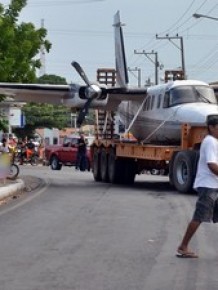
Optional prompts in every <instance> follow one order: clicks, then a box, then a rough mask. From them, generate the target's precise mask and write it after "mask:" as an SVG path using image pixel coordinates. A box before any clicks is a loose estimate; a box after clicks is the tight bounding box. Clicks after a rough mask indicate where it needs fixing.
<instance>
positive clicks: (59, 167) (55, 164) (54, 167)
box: [51, 156, 62, 170]
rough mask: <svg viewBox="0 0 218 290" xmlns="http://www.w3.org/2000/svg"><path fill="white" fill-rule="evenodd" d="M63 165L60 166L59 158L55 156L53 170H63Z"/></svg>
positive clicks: (52, 162) (52, 159) (52, 160)
mask: <svg viewBox="0 0 218 290" xmlns="http://www.w3.org/2000/svg"><path fill="white" fill-rule="evenodd" d="M61 167H62V164H60V162H59V160H58V158H57V157H56V156H53V157H52V158H51V169H52V170H61Z"/></svg>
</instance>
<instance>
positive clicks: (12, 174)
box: [7, 163, 20, 180]
mask: <svg viewBox="0 0 218 290" xmlns="http://www.w3.org/2000/svg"><path fill="white" fill-rule="evenodd" d="M19 172H20V169H19V167H18V165H17V164H14V163H13V164H11V165H10V168H9V174H8V176H7V179H10V180H14V179H16V178H17V176H18V174H19Z"/></svg>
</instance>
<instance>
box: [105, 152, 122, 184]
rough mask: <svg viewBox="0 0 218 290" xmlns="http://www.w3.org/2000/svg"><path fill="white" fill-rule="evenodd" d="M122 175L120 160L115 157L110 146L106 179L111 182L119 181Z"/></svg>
mask: <svg viewBox="0 0 218 290" xmlns="http://www.w3.org/2000/svg"><path fill="white" fill-rule="evenodd" d="M121 175H122V167H121V161H120V160H119V159H116V153H115V150H114V149H113V148H111V150H110V152H109V155H108V179H109V182H111V183H120V181H121Z"/></svg>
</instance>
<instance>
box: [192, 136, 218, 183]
mask: <svg viewBox="0 0 218 290" xmlns="http://www.w3.org/2000/svg"><path fill="white" fill-rule="evenodd" d="M210 162H212V163H217V164H218V140H217V139H216V138H214V137H213V136H211V135H207V136H206V137H205V138H204V140H203V141H202V143H201V149H200V158H199V162H198V168H197V174H196V178H195V181H194V186H193V187H194V188H197V187H208V188H218V176H217V175H215V174H214V173H213V172H212V171H211V170H210V169H209V167H208V163H210Z"/></svg>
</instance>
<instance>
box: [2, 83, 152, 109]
mask: <svg viewBox="0 0 218 290" xmlns="http://www.w3.org/2000/svg"><path fill="white" fill-rule="evenodd" d="M86 89H89V87H87V86H80V85H77V84H70V85H47V84H46V85H45V84H20V83H0V94H2V95H5V96H8V97H11V98H13V99H14V101H15V102H26V103H29V102H35V103H49V104H54V105H66V106H69V107H74V108H81V107H82V106H83V105H84V103H85V102H86V101H87V99H88V97H87V93H86V92H85V90H86ZM99 90H100V91H99V96H98V98H97V100H96V101H95V102H92V106H91V107H92V108H99V107H101V108H105V110H114V109H116V108H117V106H118V105H119V104H120V102H122V101H138V102H140V101H141V100H143V98H144V97H145V94H146V91H147V90H146V89H144V88H143V89H140V88H136V89H134V88H120V87H109V88H106V87H104V86H102V87H101V85H99Z"/></svg>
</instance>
